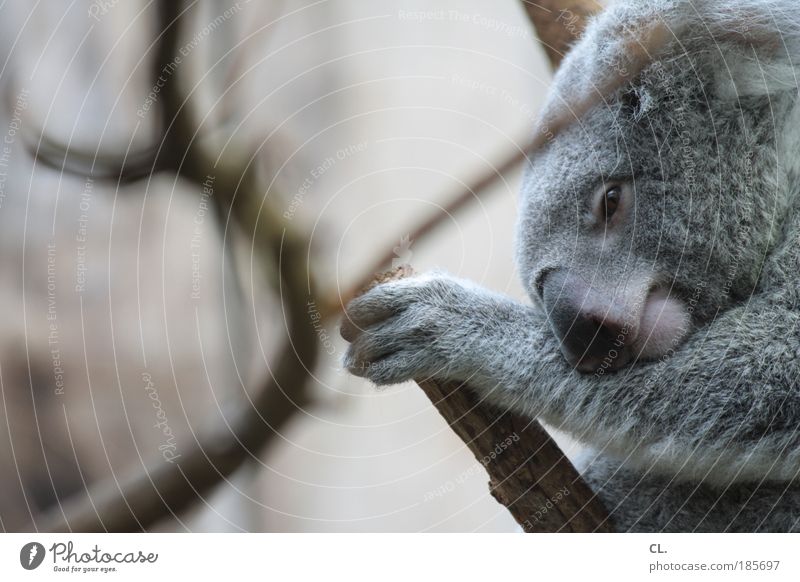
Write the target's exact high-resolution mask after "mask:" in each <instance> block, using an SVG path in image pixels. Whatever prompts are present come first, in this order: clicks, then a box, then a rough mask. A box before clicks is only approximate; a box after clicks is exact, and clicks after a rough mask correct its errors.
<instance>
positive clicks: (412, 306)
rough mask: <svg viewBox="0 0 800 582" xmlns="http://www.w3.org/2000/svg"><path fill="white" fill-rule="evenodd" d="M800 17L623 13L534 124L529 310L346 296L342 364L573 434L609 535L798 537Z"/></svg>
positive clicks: (524, 258) (522, 228)
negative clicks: (429, 383) (435, 384)
mask: <svg viewBox="0 0 800 582" xmlns="http://www.w3.org/2000/svg"><path fill="white" fill-rule="evenodd" d="M798 67H800V3H797V1H796V0H628V1H617V2H615V3H612V4H610V5H609V6H608V7H607V8H606V9H605V10H604V11H603V12H602V13H601V14H599V15H598V16H596V17H595V18H594V20H593V21H592V22H591V23H590V24H589V26H588V27H587V29H586V31H585V34H584V36H583V37H582V38H581V39H580V40H579V41H578V42H577V43H576V44H575V45H574V46H573V48H572V49H571V51H570V52H569V54H568V55H567V56H566V58H565V60H564V62H563V64H562V66H561V68H560V70H559V71H558V72H557V74H556V76H555V79H554V81H553V86H552V89H551V92H550V94H549V96H548V99H547V101H546V103H545V106H544V108H543V112H542V114H541V121H540V123H539V124H538V126H537V128H536V129H535V132H534V134H535V139H537V140H538V142H537V143H538V146H537V147H536V148H535V150H534V151H532V153H531V155H530V156H529V160H528V162H527V167H526V171H525V176H524V179H523V184H522V188H521V193H520V200H519V216H518V220H517V233H516V240H517V242H516V261H517V266H518V271H519V274H520V276H521V279H522V282H523V284H524V286H525V289H526V292H527V294H528V295H529V297H530V304H527V303H526V304H523V303H520V302H517V301H514V300H512V299H510V298H508V297H505V296H503V295H500V294H496V293H493V292H490V291H487V290H484V289H482V288H480V287H479V286H477V285H475V284H472V283H470V282H467V281H463V280H460V279H457V278H455V277H452V276H449V275H447V274H446V273H442V272H434V273H429V274H423V275H420V276H416V277H412V278H408V279H404V280H400V281H395V282H390V283H385V284H382V285H379V286H377V287H375V288H374V289H372V290H370V291H369V292H368V293H366V294H364V295H362V296H361V297H359V298H357V299H355V300H353V301H352V302H351V303H350V304H349V306H348V308H347V310H346V318H345V320H344V321H343V323H342V328H341V332H342V335H343V337H344V338H345V339H346V340H347V341H349V342H350V345H349V347H348V350H347V353H346V355H345V359H344V365H345V367H346V368H347V369H348V370H349V371H350V372H352V373H353V374H355V375H358V376H362V377H366V378H368V379H370V380H371V381H373V382H374V383H375V384H377V385H388V384H394V383H398V382H403V381H406V380H409V379H425V378H434V379H449V380H456V381H462V382H465V383H467V384H468V386H469V387H470V388H471V389H473V390H475V391H477V392H478V393H479V396H480V397H481V398H483V399H485V400H487V401H489V402H490V403H492V404H494V405H495V406H497V407H501V408H503V409H509V408H510V409H514V410H516V411H518V412H520V413H523V414H526V415H529V416H530V417H536V418H541V419H542V420H544V421H545V422H546V423H548V424H549V425H551V426H553V427H556V428H558V429H561V430H563V431H566V432H568V433H569V434H571V435H572V436H574V437H575V438H576V439H578V440H579V441H580V442H582V443H583V444H585V445H586V448H585V452H584V453H583V454H582V455H581V456H580V458H579V459H575V460H574V461H575V463H576V465H577V467H578V469H579V471H580V472H581V474H582V475H583V477H584V478H585V480H586V481H587V483H588V484H589V485H590V486H591V487H592V488H593V490H594V491H595V493H596V494H597V495H598V496H599V497H600V499H601V500H602V501H603V503H604V505H605V506H606V508H607V509H608V511H609V513H610V517H611V520H612V522H613V525H614V527H615V529H616V530H618V531H645V532H666V531H677V532H686V531H704V532H724V531H735V532H759V531H775V532H787V531H800V478H799V477H798V474H799V473H800V212H798V211H799V210H800V196H799V195H798V189H799V188H800V143H798V142H799V141H800V105H799V104H798V87H799V85H798Z"/></svg>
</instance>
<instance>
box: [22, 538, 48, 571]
mask: <svg viewBox="0 0 800 582" xmlns="http://www.w3.org/2000/svg"><path fill="white" fill-rule="evenodd" d="M44 554H45V552H44V546H43V545H42V544H40V543H39V542H28V543H27V544H25V545H24V546H22V549H21V550H20V551H19V563H20V564H22V567H23V568H25V569H26V570H35V569H36V568H38V567H39V566H41V565H42V562H43V561H44Z"/></svg>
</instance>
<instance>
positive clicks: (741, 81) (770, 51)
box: [707, 0, 800, 99]
mask: <svg viewBox="0 0 800 582" xmlns="http://www.w3.org/2000/svg"><path fill="white" fill-rule="evenodd" d="M731 4H732V6H728V7H724V8H721V9H720V10H719V11H718V12H717V13H715V14H713V15H712V16H713V19H711V20H710V22H708V23H707V24H708V28H709V47H708V49H709V53H708V54H709V60H710V61H711V63H710V67H709V70H711V71H712V72H713V74H714V81H715V91H716V96H717V97H719V98H721V99H739V98H742V97H748V96H769V95H773V94H775V93H777V92H780V91H786V90H795V91H796V90H797V89H798V88H800V70H799V69H800V2H791V1H782V2H779V1H776V0H761V1H760V2H754V1H751V2H732V3H731Z"/></svg>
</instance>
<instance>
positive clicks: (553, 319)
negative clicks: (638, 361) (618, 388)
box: [542, 270, 629, 372]
mask: <svg viewBox="0 0 800 582" xmlns="http://www.w3.org/2000/svg"><path fill="white" fill-rule="evenodd" d="M542 299H543V302H544V307H545V309H546V311H547V316H548V319H549V321H550V327H551V328H552V329H553V333H554V334H555V336H556V338H557V339H558V341H559V345H560V348H561V353H562V354H563V355H564V358H566V360H567V361H568V362H569V363H570V364H571V365H572V366H574V367H575V368H576V369H577V370H578V371H581V372H593V371H595V370H597V369H599V368H600V367H601V366H609V363H611V366H612V367H613V368H619V367H621V366H623V365H624V364H625V363H627V360H628V359H629V356H628V350H625V349H624V348H625V344H626V340H627V339H628V338H627V336H628V333H627V332H628V330H627V328H626V325H625V322H624V317H623V316H622V315H621V313H624V312H623V311H621V310H619V309H617V308H616V307H615V304H614V301H613V297H605V296H603V293H602V292H599V291H598V290H596V289H593V288H591V287H590V286H589V285H588V284H587V283H586V282H585V281H584V279H583V278H581V277H578V276H576V275H574V274H572V273H571V272H570V271H566V270H555V271H552V272H551V273H549V274H548V275H547V276H546V278H545V279H544V281H543V282H542ZM604 362H605V365H604Z"/></svg>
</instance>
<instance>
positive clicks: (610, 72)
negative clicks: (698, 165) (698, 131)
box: [533, 0, 800, 148]
mask: <svg viewBox="0 0 800 582" xmlns="http://www.w3.org/2000/svg"><path fill="white" fill-rule="evenodd" d="M792 55H794V58H795V60H796V61H797V62H793V60H792ZM685 57H689V58H690V59H691V61H692V62H691V63H690V62H687V63H686V66H687V67H689V66H692V67H694V66H695V64H696V65H699V66H700V67H701V68H702V70H698V71H697V74H698V75H701V76H702V77H703V78H707V79H708V80H710V81H712V86H713V89H714V93H715V97H717V98H721V99H732V98H741V97H742V96H752V95H770V94H773V93H774V92H776V91H780V90H784V89H795V90H797V88H798V80H800V74H798V73H800V71H798V70H797V69H798V68H800V0H629V1H625V2H617V3H614V4H612V5H611V6H609V8H607V9H606V10H605V11H603V12H602V13H600V14H599V15H597V16H596V17H595V18H594V20H593V21H592V22H591V23H590V25H589V26H588V27H587V29H586V32H585V34H584V37H583V38H582V39H581V40H580V41H579V42H578V43H577V44H576V45H575V47H574V48H573V49H572V50H571V51H570V53H569V54H568V55H567V56H566V58H565V59H564V61H563V63H562V65H561V67H560V68H559V70H558V72H557V73H556V77H555V79H554V81H553V87H552V90H551V92H550V95H549V97H548V100H547V101H546V102H545V105H544V108H543V110H542V112H541V114H540V118H539V121H538V123H537V127H536V132H535V137H534V143H533V147H534V148H536V147H538V146H540V145H543V144H544V143H545V142H547V141H549V140H550V139H552V138H553V137H554V136H555V135H556V134H558V132H559V131H560V130H562V129H563V128H564V127H566V126H567V125H570V124H571V123H573V122H575V121H576V120H578V119H580V118H581V117H582V116H583V115H584V114H585V113H586V112H587V111H589V110H590V109H592V108H593V107H595V106H598V105H602V104H603V103H605V102H607V100H608V98H609V97H610V96H611V95H612V94H613V93H614V92H616V91H617V90H618V89H619V88H620V87H622V86H623V85H625V84H627V83H629V82H631V81H633V80H634V78H635V77H636V76H637V75H638V74H639V73H640V72H641V71H642V70H643V69H645V67H647V66H648V65H649V64H650V63H651V62H653V61H655V60H658V59H682V58H685Z"/></svg>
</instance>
